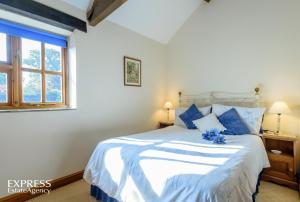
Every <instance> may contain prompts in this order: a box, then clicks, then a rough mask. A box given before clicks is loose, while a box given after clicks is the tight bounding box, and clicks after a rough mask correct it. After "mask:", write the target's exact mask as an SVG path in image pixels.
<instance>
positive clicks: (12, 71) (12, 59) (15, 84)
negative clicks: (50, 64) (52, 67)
mask: <svg viewBox="0 0 300 202" xmlns="http://www.w3.org/2000/svg"><path fill="white" fill-rule="evenodd" d="M7 49H8V50H7V52H8V61H7V63H0V72H5V73H7V83H8V103H0V111H1V110H9V109H52V108H53V109H56V108H66V107H68V96H67V93H66V92H67V89H68V86H67V78H68V77H67V48H63V47H61V64H62V71H61V72H56V71H48V70H46V66H45V43H43V42H41V66H42V67H41V69H38V70H37V69H30V68H23V67H22V44H21V38H20V37H13V36H9V35H7ZM24 71H26V72H35V73H40V74H41V77H42V92H41V93H42V102H39V103H27V102H26V103H25V102H23V95H22V94H23V92H22V73H23V72H24ZM46 75H60V76H61V78H62V102H52V103H51V102H46Z"/></svg>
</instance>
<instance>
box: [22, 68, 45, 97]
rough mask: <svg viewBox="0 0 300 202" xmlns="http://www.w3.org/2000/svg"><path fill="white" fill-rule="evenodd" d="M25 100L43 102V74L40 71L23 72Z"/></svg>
mask: <svg viewBox="0 0 300 202" xmlns="http://www.w3.org/2000/svg"><path fill="white" fill-rule="evenodd" d="M22 88H23V102H25V103H26V102H27V103H28V102H42V76H41V74H40V73H33V72H22Z"/></svg>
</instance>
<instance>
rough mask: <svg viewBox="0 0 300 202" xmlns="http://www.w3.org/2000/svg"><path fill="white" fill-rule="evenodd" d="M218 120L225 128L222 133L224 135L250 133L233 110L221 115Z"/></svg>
mask: <svg viewBox="0 0 300 202" xmlns="http://www.w3.org/2000/svg"><path fill="white" fill-rule="evenodd" d="M218 119H219V121H220V122H221V123H222V124H223V126H225V128H226V130H225V131H224V132H223V134H224V135H244V134H250V133H251V132H250V130H249V128H248V127H247V125H246V124H245V123H244V121H243V120H242V119H241V117H240V116H239V114H238V112H237V111H236V109H234V108H232V109H230V110H228V111H227V112H225V113H223V114H222V115H221V116H219V117H218Z"/></svg>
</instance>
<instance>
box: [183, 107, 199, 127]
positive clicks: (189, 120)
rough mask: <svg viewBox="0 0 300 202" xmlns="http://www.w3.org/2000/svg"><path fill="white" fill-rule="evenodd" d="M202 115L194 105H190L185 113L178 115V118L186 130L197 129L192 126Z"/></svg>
mask: <svg viewBox="0 0 300 202" xmlns="http://www.w3.org/2000/svg"><path fill="white" fill-rule="evenodd" d="M202 117H203V114H202V113H201V112H200V111H199V110H198V108H197V107H196V105H194V104H193V105H191V106H190V107H189V108H188V109H187V110H186V111H185V112H183V113H182V114H180V115H179V118H180V119H181V120H182V121H183V122H184V124H185V126H186V127H187V128H188V129H197V127H196V126H195V125H194V124H193V121H194V120H196V119H201V118H202Z"/></svg>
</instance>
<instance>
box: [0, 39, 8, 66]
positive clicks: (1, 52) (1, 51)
mask: <svg viewBox="0 0 300 202" xmlns="http://www.w3.org/2000/svg"><path fill="white" fill-rule="evenodd" d="M0 47H1V48H0V61H2V62H7V39H6V34H3V33H0Z"/></svg>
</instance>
